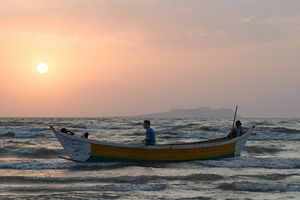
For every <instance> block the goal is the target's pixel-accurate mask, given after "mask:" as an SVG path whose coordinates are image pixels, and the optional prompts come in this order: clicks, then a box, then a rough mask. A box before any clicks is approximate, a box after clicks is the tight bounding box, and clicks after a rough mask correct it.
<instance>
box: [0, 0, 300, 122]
mask: <svg viewBox="0 0 300 200" xmlns="http://www.w3.org/2000/svg"><path fill="white" fill-rule="evenodd" d="M0 24H1V26H0V91H1V96H0V106H1V110H0V116H2V117H18V116H21V117H35V116H36V117H47V116H60V117H62V116H70V117H101V116H116V115H135V114H144V113H153V112H159V111H168V110H170V109H173V108H197V107H201V106H208V107H213V108H220V107H227V108H234V106H235V105H236V104H239V105H240V112H241V113H240V114H241V115H244V116H254V117H300V106H299V102H300V93H299V90H298V86H299V85H300V78H299V74H300V66H299V59H298V58H299V56H300V55H299V52H300V2H298V1H293V0H287V1H280V0H265V1H260V0H240V1H233V0H209V1H208V0H201V1H197V0H187V1H177V0H174V1H171V0H166V1H156V0H153V1H144V0H141V1H135V0H124V1H105V0H92V1H83V0H73V1H71V0H63V1H58V0H53V1H46V0H28V1H26V2H25V1H22V0H13V1H11V0H2V1H1V2H0ZM39 63H47V64H48V66H49V71H48V73H46V74H40V73H38V71H37V69H36V68H37V65H38V64H39Z"/></svg>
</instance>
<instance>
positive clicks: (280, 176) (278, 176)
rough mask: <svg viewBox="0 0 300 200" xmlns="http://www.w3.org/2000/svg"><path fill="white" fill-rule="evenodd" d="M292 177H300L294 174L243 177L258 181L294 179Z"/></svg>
mask: <svg viewBox="0 0 300 200" xmlns="http://www.w3.org/2000/svg"><path fill="white" fill-rule="evenodd" d="M292 176H299V174H296V173H292V174H278V173H274V174H259V175H242V177H249V178H258V179H264V180H276V181H278V180H284V179H286V178H289V177H292Z"/></svg>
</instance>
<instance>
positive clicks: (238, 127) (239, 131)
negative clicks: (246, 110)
mask: <svg viewBox="0 0 300 200" xmlns="http://www.w3.org/2000/svg"><path fill="white" fill-rule="evenodd" d="M243 134H244V130H243V127H242V122H241V121H240V120H237V121H236V122H235V127H234V128H233V129H232V130H231V131H230V133H229V134H228V136H227V138H229V139H232V138H235V137H239V136H242V135H243Z"/></svg>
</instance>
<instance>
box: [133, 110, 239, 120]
mask: <svg viewBox="0 0 300 200" xmlns="http://www.w3.org/2000/svg"><path fill="white" fill-rule="evenodd" d="M137 117H148V118H212V119H226V118H233V117H234V111H233V110H231V109H228V108H220V109H211V108H207V107H201V108H196V109H174V110H171V111H169V112H161V113H152V114H145V115H138V116H137ZM238 117H240V116H238Z"/></svg>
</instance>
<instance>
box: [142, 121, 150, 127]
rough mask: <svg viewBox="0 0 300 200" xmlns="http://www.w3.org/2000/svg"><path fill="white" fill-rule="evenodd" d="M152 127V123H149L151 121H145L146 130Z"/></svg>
mask: <svg viewBox="0 0 300 200" xmlns="http://www.w3.org/2000/svg"><path fill="white" fill-rule="evenodd" d="M150 125H151V123H150V121H149V120H145V121H144V123H143V127H144V129H147V128H149V127H150Z"/></svg>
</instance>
